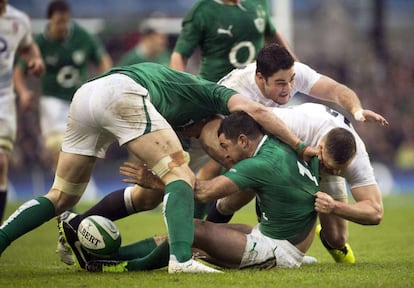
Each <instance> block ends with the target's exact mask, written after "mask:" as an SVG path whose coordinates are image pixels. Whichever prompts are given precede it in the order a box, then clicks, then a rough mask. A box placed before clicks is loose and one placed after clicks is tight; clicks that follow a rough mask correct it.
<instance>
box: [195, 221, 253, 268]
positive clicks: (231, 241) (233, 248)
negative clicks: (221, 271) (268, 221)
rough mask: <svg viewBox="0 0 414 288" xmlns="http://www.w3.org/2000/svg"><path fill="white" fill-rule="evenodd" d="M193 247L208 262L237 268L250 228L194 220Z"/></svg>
mask: <svg viewBox="0 0 414 288" xmlns="http://www.w3.org/2000/svg"><path fill="white" fill-rule="evenodd" d="M194 221H195V234H194V244H193V247H194V248H197V249H200V250H203V251H204V252H206V253H207V254H208V255H209V256H210V257H212V259H211V260H210V262H212V263H214V264H218V265H220V266H222V267H229V268H238V267H239V266H240V262H241V260H242V258H243V253H244V250H245V247H246V234H248V233H250V231H251V227H250V226H248V225H241V224H215V223H212V222H208V221H202V220H197V219H195V220H194Z"/></svg>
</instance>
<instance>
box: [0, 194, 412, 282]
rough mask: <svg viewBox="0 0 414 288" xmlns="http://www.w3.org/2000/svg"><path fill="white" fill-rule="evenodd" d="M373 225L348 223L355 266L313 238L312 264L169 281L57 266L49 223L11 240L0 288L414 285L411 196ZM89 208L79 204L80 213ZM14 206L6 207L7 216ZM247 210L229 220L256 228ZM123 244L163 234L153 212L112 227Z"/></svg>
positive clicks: (388, 206)
mask: <svg viewBox="0 0 414 288" xmlns="http://www.w3.org/2000/svg"><path fill="white" fill-rule="evenodd" d="M384 205H385V217H384V220H383V222H382V223H381V225H379V226H361V225H356V224H353V223H351V224H350V225H349V230H350V231H349V234H350V236H349V243H350V244H351V246H352V248H353V250H354V253H355V256H356V259H357V264H355V265H346V264H336V263H334V262H333V260H332V259H331V256H330V255H329V254H328V252H327V251H326V250H325V249H324V248H323V246H322V244H321V243H320V241H319V239H317V238H315V242H314V244H313V246H312V247H311V249H310V251H309V253H308V254H309V255H312V256H315V257H317V258H318V261H319V262H318V263H317V264H314V265H303V266H302V267H301V268H299V269H288V270H280V269H279V270H278V269H273V270H268V271H259V270H243V271H230V270H227V271H225V272H226V273H224V274H220V275H217V274H214V275H212V274H198V275H190V274H179V275H169V274H168V273H167V272H166V270H165V269H162V270H157V271H151V272H128V273H114V274H108V273H106V274H103V273H99V274H96V273H88V272H85V271H80V270H77V269H76V268H74V267H72V266H66V265H65V264H63V263H61V262H60V261H59V259H58V256H57V254H56V253H55V248H56V240H57V229H56V221H54V220H51V221H49V222H47V223H45V224H44V225H43V226H41V227H40V228H38V229H36V230H34V231H32V232H30V233H28V234H26V235H24V236H23V237H21V238H20V239H18V240H17V241H15V242H14V243H13V244H12V245H11V246H10V247H9V248H8V249H7V250H6V251H5V252H4V253H3V255H2V256H1V258H0V287H2V288H3V287H4V288H5V287H42V288H43V287H157V288H158V287H169V288H172V287H214V288H217V287H256V288H258V287H414V194H412V195H406V196H392V197H391V196H389V197H386V198H384ZM88 206H89V205H86V204H83V205H81V206H79V207H78V211H83V210H84V209H86V208H87V207H88ZM16 207H17V204H16V205H13V204H10V205H9V207H8V208H9V210H8V211H7V213H6V215H10V214H11V212H12V210H14V209H15V208H16ZM254 219H255V217H254V210H253V207H252V206H248V207H246V208H244V209H243V210H242V211H240V212H239V213H238V214H237V216H236V217H235V218H234V219H233V222H243V223H251V224H255V222H254V221H255V220H254ZM116 224H117V225H118V227H119V228H120V230H121V234H122V237H123V244H128V243H131V242H134V241H136V240H138V239H143V238H145V237H148V236H152V235H156V234H158V235H160V234H164V233H165V227H164V223H163V219H162V216H161V211H160V210H159V209H157V210H155V211H151V212H145V213H141V214H137V215H134V216H130V217H128V218H127V219H123V220H120V221H117V222H116Z"/></svg>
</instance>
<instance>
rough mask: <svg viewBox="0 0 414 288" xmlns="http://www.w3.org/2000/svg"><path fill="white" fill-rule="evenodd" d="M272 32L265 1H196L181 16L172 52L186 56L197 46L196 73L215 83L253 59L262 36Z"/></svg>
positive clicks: (263, 37) (266, 1) (273, 28)
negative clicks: (232, 2) (199, 52)
mask: <svg viewBox="0 0 414 288" xmlns="http://www.w3.org/2000/svg"><path fill="white" fill-rule="evenodd" d="M275 33H276V29H275V27H274V26H273V24H272V21H271V18H270V13H269V7H268V0H244V1H241V3H240V4H239V5H236V6H229V5H225V4H222V3H220V1H214V0H199V1H198V2H197V3H196V4H195V5H194V6H193V7H192V9H191V10H190V11H189V12H188V13H187V14H186V16H185V17H184V20H183V24H182V31H181V33H180V35H179V37H178V40H177V43H176V45H175V48H174V51H176V52H178V53H180V54H181V55H183V56H184V57H186V58H189V57H190V56H191V55H192V54H193V52H194V50H195V48H196V47H197V46H199V47H200V48H201V54H202V55H201V56H202V59H201V66H200V75H201V77H203V78H205V79H208V80H210V81H214V82H217V81H218V80H220V78H222V77H223V76H224V75H226V74H227V73H228V72H230V71H231V70H233V69H234V68H237V67H240V66H243V65H246V64H248V63H251V62H253V61H255V60H256V57H257V53H258V51H259V50H260V49H261V48H262V47H263V46H264V41H265V37H267V36H269V37H270V36H273V35H274V34H275Z"/></svg>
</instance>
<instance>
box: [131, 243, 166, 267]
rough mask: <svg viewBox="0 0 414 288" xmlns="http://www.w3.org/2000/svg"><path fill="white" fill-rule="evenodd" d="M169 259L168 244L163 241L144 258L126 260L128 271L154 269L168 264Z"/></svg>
mask: <svg viewBox="0 0 414 288" xmlns="http://www.w3.org/2000/svg"><path fill="white" fill-rule="evenodd" d="M169 259H170V246H169V245H168V241H164V242H163V243H161V245H160V246H158V247H157V248H155V249H154V250H153V251H152V252H151V253H150V254H148V255H147V256H145V257H144V258H139V259H134V260H130V261H128V264H127V266H126V268H127V269H128V271H142V270H154V269H160V268H163V267H166V266H168V261H169Z"/></svg>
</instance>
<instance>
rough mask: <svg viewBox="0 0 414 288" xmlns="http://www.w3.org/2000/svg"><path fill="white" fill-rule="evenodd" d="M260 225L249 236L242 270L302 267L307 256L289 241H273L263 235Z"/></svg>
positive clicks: (241, 265) (241, 264)
mask: <svg viewBox="0 0 414 288" xmlns="http://www.w3.org/2000/svg"><path fill="white" fill-rule="evenodd" d="M259 225H260V224H257V225H256V226H255V227H254V228H253V230H252V232H251V233H250V234H248V235H247V239H246V240H247V241H246V248H245V250H244V254H243V258H242V261H241V263H240V269H246V268H262V269H270V268H273V267H277V268H296V267H300V265H301V264H302V260H303V257H304V256H305V254H304V253H302V252H301V251H300V250H299V249H298V248H296V247H295V246H294V245H293V244H291V243H290V242H289V241H287V240H278V239H272V238H270V237H267V236H265V235H263V234H262V233H261V232H260V230H259Z"/></svg>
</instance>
